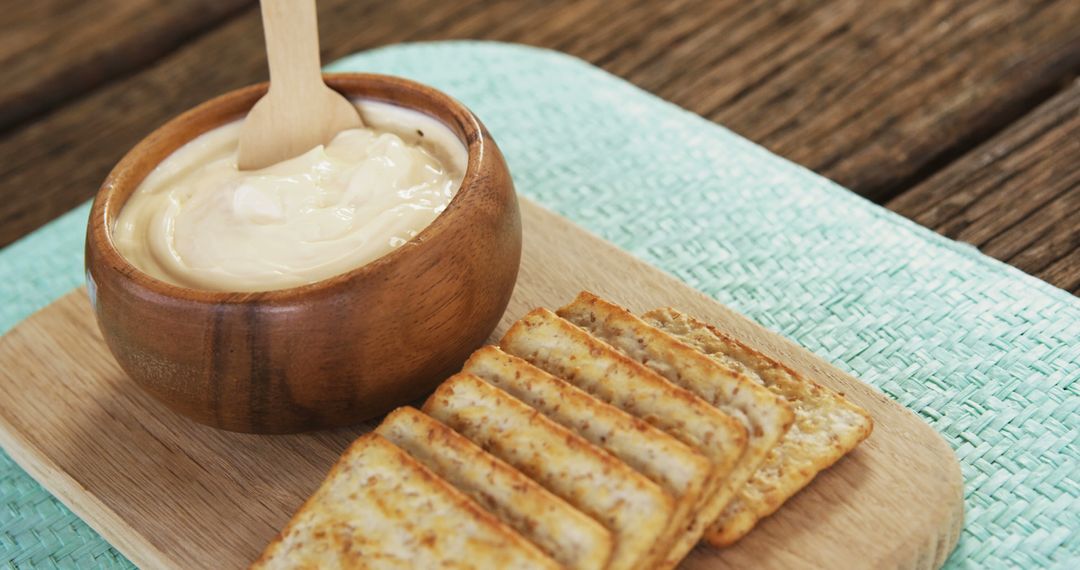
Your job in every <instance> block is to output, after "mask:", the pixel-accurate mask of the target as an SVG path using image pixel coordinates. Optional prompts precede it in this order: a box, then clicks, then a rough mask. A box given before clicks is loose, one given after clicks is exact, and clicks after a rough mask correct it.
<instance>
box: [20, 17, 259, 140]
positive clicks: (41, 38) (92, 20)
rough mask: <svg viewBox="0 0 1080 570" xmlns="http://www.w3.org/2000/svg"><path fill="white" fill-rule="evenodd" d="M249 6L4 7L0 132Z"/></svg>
mask: <svg viewBox="0 0 1080 570" xmlns="http://www.w3.org/2000/svg"><path fill="white" fill-rule="evenodd" d="M252 3H253V0H184V1H183V2H159V1H156V0H93V1H89V2H88V1H86V0H41V1H34V2H5V3H4V6H3V9H2V12H3V14H2V15H0V131H2V130H4V129H7V128H8V127H10V126H12V125H15V124H18V123H19V122H20V121H24V120H26V119H29V118H31V117H34V116H36V115H39V114H41V113H43V112H45V111H47V110H48V109H50V108H52V107H54V106H56V105H58V104H61V103H63V102H64V101H66V100H68V99H69V98H71V97H76V96H78V95H80V94H82V93H84V92H86V91H87V90H89V89H92V88H94V87H96V86H98V85H99V84H101V83H103V82H105V81H108V80H109V79H111V78H114V77H117V76H119V75H122V74H124V73H129V72H131V71H133V70H135V69H138V68H139V67H141V66H143V65H145V64H147V63H149V62H152V61H154V60H155V59H157V58H158V57H160V56H161V55H162V54H164V53H166V52H168V51H169V50H171V49H173V48H175V47H176V46H178V45H180V44H182V43H184V42H185V41H186V40H188V39H190V38H191V36H193V35H195V34H197V33H199V32H200V31H202V30H205V29H207V28H210V27H213V26H214V25H215V24H216V23H218V22H220V21H222V20H223V19H225V18H228V17H229V16H231V15H233V14H235V13H236V12H237V11H238V10H240V9H242V8H243V7H244V6H246V5H249V4H252Z"/></svg>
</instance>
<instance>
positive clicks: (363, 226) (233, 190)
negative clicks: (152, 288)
mask: <svg viewBox="0 0 1080 570" xmlns="http://www.w3.org/2000/svg"><path fill="white" fill-rule="evenodd" d="M357 106H358V107H359V109H360V114H361V116H362V117H363V119H364V125H365V128H363V129H351V130H347V131H343V132H341V133H339V134H338V135H337V136H336V137H335V138H334V140H332V141H331V142H330V143H329V144H327V145H325V146H318V147H315V148H313V149H311V150H310V151H308V152H307V153H305V154H303V155H300V156H298V157H295V158H292V159H290V160H286V161H284V162H280V163H278V164H275V165H272V166H269V167H267V168H264V169H261V170H252V171H239V170H238V169H237V167H236V154H237V148H238V141H239V136H240V125H241V121H236V122H233V123H229V124H227V125H223V126H221V127H218V128H216V129H214V130H211V131H209V132H207V133H204V134H203V135H201V136H199V137H198V138H196V139H194V140H192V141H190V142H188V143H187V144H185V145H184V146H183V147H181V148H179V149H178V150H177V151H176V152H174V153H173V154H171V155H169V156H168V157H167V158H166V159H165V160H164V161H162V162H161V164H159V165H158V166H157V167H156V168H155V169H154V171H153V172H151V173H150V175H148V176H147V177H146V180H144V181H143V182H142V183H141V184H140V185H139V187H138V188H137V189H136V190H135V192H134V193H133V194H132V196H131V198H129V199H128V201H127V203H126V204H124V207H123V208H122V209H121V211H120V214H119V215H118V216H117V219H116V223H115V225H114V226H113V228H112V241H113V243H114V244H115V245H116V248H117V249H118V250H119V251H120V253H121V254H122V255H123V256H124V258H126V259H127V260H128V261H130V262H131V263H132V264H133V265H135V266H136V267H138V268H139V269H141V270H142V271H145V272H146V273H148V274H150V275H152V276H154V277H156V278H158V279H161V280H163V281H167V282H169V283H173V284H175V285H181V286H184V287H190V288H194V289H206V290H214V291H267V290H273V289H284V288H288V287H296V286H300V285H305V284H308V283H313V282H315V281H319V280H322V279H326V278H328V277H332V276H334V275H338V274H341V273H345V272H347V271H349V270H351V269H354V268H356V267H359V266H361V265H364V264H366V263H368V262H370V261H373V260H375V259H377V258H379V257H381V256H383V255H385V254H386V253H388V252H390V251H391V250H393V249H394V248H396V247H398V246H400V245H402V244H404V243H405V242H407V241H408V240H409V239H410V238H412V237H413V236H415V235H416V234H417V233H419V232H420V231H421V230H423V229H424V228H425V227H427V226H428V224H430V223H431V222H432V220H434V219H435V217H436V216H438V215H439V214H440V213H441V212H442V211H443V210H444V209H445V208H446V206H447V204H449V203H450V200H451V199H452V198H453V197H454V194H455V193H456V192H457V190H458V188H459V187H460V186H461V181H462V178H463V177H464V174H465V168H466V164H467V161H468V151H467V150H466V148H465V147H464V145H462V143H461V141H460V140H458V138H457V136H456V135H454V134H453V133H452V132H451V131H450V129H448V128H447V127H446V126H445V125H443V124H442V123H440V122H439V121H438V120H436V119H434V118H431V117H429V116H427V115H424V114H422V113H419V112H416V111H411V110H408V109H403V108H401V107H396V106H393V105H389V104H386V103H377V102H371V101H360V102H358V103H357Z"/></svg>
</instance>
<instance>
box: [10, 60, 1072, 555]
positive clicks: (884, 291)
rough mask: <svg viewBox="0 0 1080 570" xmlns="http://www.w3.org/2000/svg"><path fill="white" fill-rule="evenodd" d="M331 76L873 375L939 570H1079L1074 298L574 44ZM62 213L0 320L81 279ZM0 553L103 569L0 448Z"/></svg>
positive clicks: (19, 250) (75, 230)
mask: <svg viewBox="0 0 1080 570" xmlns="http://www.w3.org/2000/svg"><path fill="white" fill-rule="evenodd" d="M330 68H331V69H333V70H365V71H377V72H383V73H391V74H396V75H403V76H406V77H411V78H415V79H417V80H420V81H423V82H426V83H429V84H431V85H434V86H436V87H438V88H440V89H443V90H445V91H446V92H448V93H450V94H452V95H454V96H455V97H457V98H459V99H461V100H462V101H464V102H465V103H466V104H467V105H468V106H470V107H471V108H472V109H473V110H474V111H475V112H476V113H477V114H478V115H480V116H481V117H482V118H483V120H484V121H485V123H486V124H487V126H488V128H489V129H490V130H491V132H492V134H493V135H494V137H495V139H496V140H497V141H499V144H500V146H501V147H502V149H503V150H504V152H505V153H506V155H507V159H508V160H509V162H510V167H511V171H512V172H513V174H514V179H515V181H516V183H517V187H518V190H519V191H520V192H521V193H522V194H524V195H527V196H529V197H531V198H534V199H536V200H538V201H540V202H541V203H543V204H545V205H546V206H548V207H549V208H552V209H554V210H556V211H558V212H560V213H562V214H564V215H566V216H568V217H570V218H571V219H573V220H575V221H576V222H578V223H579V224H581V225H583V226H585V227H586V228H588V229H590V230H592V231H593V232H595V233H598V234H600V235H602V236H603V237H605V238H607V239H609V240H611V241H613V242H615V243H616V244H618V245H619V246H621V247H623V248H624V249H626V250H629V251H630V252H632V253H634V254H635V255H637V256H639V257H641V258H644V259H646V260H648V261H649V262H651V263H653V264H655V265H657V266H659V267H661V268H663V269H665V270H667V271H668V272H671V273H673V274H674V275H676V276H678V277H679V278H681V279H683V280H685V281H686V282H687V283H689V284H691V285H692V286H694V287H697V288H698V289H700V290H702V291H704V292H706V293H708V294H709V295H711V296H713V297H715V298H716V299H718V300H720V301H721V302H723V303H725V304H727V305H729V306H731V307H734V308H735V309H737V310H739V311H741V312H743V313H745V314H747V315H749V316H750V317H751V318H753V319H755V320H757V321H758V322H760V323H763V324H765V325H766V326H768V327H770V328H772V329H774V330H777V331H779V332H781V333H782V334H785V335H787V336H788V337H790V338H792V339H794V340H796V341H797V342H799V343H801V344H802V345H804V346H806V347H807V348H809V349H810V350H812V351H814V352H816V353H817V354H819V355H821V356H822V357H824V358H827V359H828V360H830V361H832V362H833V363H835V364H837V365H838V366H840V367H841V368H843V369H845V370H847V371H849V372H851V373H852V374H854V375H856V376H858V377H860V378H862V379H863V380H865V381H866V382H868V383H870V384H873V385H874V386H876V387H878V388H879V389H881V390H882V391H884V392H885V393H886V394H888V395H889V396H891V397H893V398H895V399H896V400H897V401H899V402H901V403H902V404H904V405H905V406H907V407H909V408H911V409H912V410H914V411H915V412H917V413H918V414H919V415H920V416H921V417H922V418H923V419H925V420H926V421H927V422H928V423H930V424H931V425H933V426H934V427H935V428H936V429H937V430H938V431H940V432H941V433H942V434H944V435H945V437H946V439H947V440H948V441H949V442H950V443H951V444H952V446H953V448H954V449H955V450H956V454H957V456H958V457H959V459H960V462H961V464H962V466H963V471H964V478H965V489H966V507H967V522H966V525H965V528H964V532H963V535H962V537H961V540H960V545H959V547H958V548H957V550H956V551H955V553H954V554H953V556H952V557H951V558H950V561H949V566H951V567H969V566H970V567H983V566H989V567H1023V568H1031V567H1080V544H1078V542H1080V540H1078V538H1080V537H1078V533H1080V474H1078V471H1080V450H1078V444H1077V440H1078V438H1080V409H1078V405H1080V387H1078V378H1080V301H1078V300H1077V299H1076V298H1074V297H1072V296H1071V295H1069V294H1067V293H1065V292H1063V291H1061V290H1058V289H1055V288H1053V287H1051V286H1049V285H1047V284H1045V283H1043V282H1041V281H1038V280H1036V279H1034V278H1031V277H1029V276H1027V275H1024V274H1023V273H1021V272H1019V271H1017V270H1015V269H1013V268H1010V267H1008V266H1006V265H1003V264H1001V263H998V262H996V261H993V260H991V259H989V258H987V257H985V256H983V255H981V254H979V253H978V252H977V251H975V250H974V249H972V248H970V247H967V246H964V245H961V244H958V243H955V242H952V241H949V240H946V239H943V238H941V237H939V236H937V235H935V234H933V233H932V232H929V231H927V230H925V229H923V228H920V227H918V226H916V225H914V224H912V223H910V222H908V221H906V220H904V219H902V218H900V217H899V216H896V215H894V214H891V213H890V212H888V211H886V210H884V209H882V208H879V207H877V206H874V205H873V204H870V203H869V202H866V201H865V200H863V199H861V198H859V197H857V196H855V195H854V194H852V193H850V192H848V191H846V190H844V189H843V188H841V187H839V186H837V185H835V184H833V183H832V182H829V181H828V180H825V179H823V178H821V177H819V176H817V175H815V174H813V173H812V172H809V171H807V170H805V169H803V168H801V167H799V166H797V165H794V164H792V163H790V162H787V161H785V160H783V159H781V158H778V157H776V156H774V155H772V154H770V153H769V152H767V151H765V150H764V149H762V148H760V147H758V146H756V145H754V144H753V143H751V142H749V141H747V140H745V139H742V138H740V137H738V136H737V135H735V134H733V133H731V132H729V131H727V130H725V129H723V128H720V127H718V126H716V125H714V124H712V123H709V122H707V121H705V120H704V119H701V118H700V117H697V116H696V115H693V114H691V113H688V112H685V111H683V110H681V109H679V108H677V107H674V106H672V105H670V104H668V103H665V102H663V101H661V100H659V99H656V98H655V97H652V96H651V95H648V94H646V93H644V92H642V91H640V90H638V89H636V88H635V87H633V86H631V85H630V84H628V83H625V82H623V81H621V80H619V79H617V78H614V77H612V76H610V75H608V74H606V73H604V72H602V71H600V70H598V69H596V68H593V67H591V66H589V65H587V64H585V63H583V62H581V61H578V60H576V59H573V58H570V57H567V56H564V55H561V54H557V53H553V52H547V51H541V50H536V49H531V48H524V47H520V46H509V45H502V44H491V43H476V42H451V43H434V44H414V45H401V46H395V47H390V48H385V49H380V50H376V51H372V52H367V53H363V54H359V55H356V56H353V57H349V58H346V59H345V60H343V61H340V62H338V63H336V64H334V65H332V66H330ZM86 212H87V210H86V207H85V206H83V207H81V208H79V209H77V210H75V211H73V212H71V213H69V214H67V215H65V216H64V217H63V218H60V219H59V220H57V221H55V222H54V223H52V224H50V225H49V226H47V227H45V228H43V229H41V230H39V231H38V232H35V233H34V234H33V235H31V236H29V237H27V238H26V239H24V240H22V241H20V242H18V243H16V244H14V245H12V246H10V247H9V248H7V249H5V250H4V251H2V252H0V332H2V331H4V330H7V329H8V328H10V327H11V326H13V325H14V324H15V323H16V322H17V321H18V320H20V319H22V318H24V317H26V316H28V315H29V314H30V313H32V312H33V311H35V310H37V309H38V308H40V307H42V306H44V305H45V304H47V303H48V302H49V301H51V300H53V299H55V298H56V297H58V296H60V295H61V294H63V293H64V292H66V291H67V290H69V289H71V288H72V287H75V286H77V285H79V284H81V283H82V233H83V228H84V224H85V220H86ZM0 505H2V509H3V510H2V512H0V561H8V562H9V564H10V565H12V566H15V567H20V568H21V567H39V566H40V567H46V568H48V567H56V566H59V567H74V566H78V567H104V568H112V567H125V566H128V565H129V564H128V563H127V561H126V560H124V558H123V557H122V556H120V555H119V554H117V553H116V552H115V551H114V550H112V549H111V548H110V547H109V546H108V545H107V544H106V543H105V542H104V541H103V540H101V539H100V538H99V537H98V536H97V535H96V534H95V533H94V532H93V531H92V530H91V529H89V528H88V527H87V526H86V525H85V524H84V523H82V522H81V521H80V520H79V519H78V518H77V517H75V516H74V515H72V514H71V513H70V512H69V511H68V510H67V509H66V508H64V507H63V506H62V505H60V504H59V503H58V502H57V501H56V500H55V499H53V498H52V497H51V496H50V495H49V494H48V493H47V492H46V491H44V490H43V489H42V488H41V487H40V486H38V485H37V484H36V483H35V482H33V481H32V480H31V479H30V478H29V477H28V476H27V475H26V474H25V473H23V472H22V471H21V470H19V468H18V467H17V466H15V465H14V464H13V463H12V462H11V460H10V459H9V458H8V457H7V456H6V455H2V454H0Z"/></svg>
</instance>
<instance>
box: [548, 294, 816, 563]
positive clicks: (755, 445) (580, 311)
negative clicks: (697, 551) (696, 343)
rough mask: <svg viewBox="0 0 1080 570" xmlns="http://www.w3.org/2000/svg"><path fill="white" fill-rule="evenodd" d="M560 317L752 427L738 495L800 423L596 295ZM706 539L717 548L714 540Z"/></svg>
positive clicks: (735, 375) (738, 471)
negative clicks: (786, 436) (792, 428)
mask: <svg viewBox="0 0 1080 570" xmlns="http://www.w3.org/2000/svg"><path fill="white" fill-rule="evenodd" d="M557 313H558V314H559V316H561V317H563V318H565V319H567V320H569V321H570V322H572V323H574V324H576V325H578V326H580V327H582V328H584V329H585V330H587V331H589V332H590V333H592V334H593V335H595V336H596V337H597V338H599V339H600V340H602V341H604V342H606V343H608V344H610V345H612V346H614V347H615V348H617V349H619V350H620V351H622V352H623V353H625V354H626V355H627V356H629V357H630V358H632V359H634V360H637V361H638V362H641V363H642V364H645V365H646V366H648V367H649V368H651V369H652V370H654V371H655V372H657V373H659V374H660V375H661V376H663V377H665V378H667V379H668V380H669V381H671V382H673V383H675V384H678V385H680V386H682V387H683V388H686V389H687V390H690V391H691V392H693V393H694V394H697V395H698V396H700V397H701V398H702V399H704V400H705V401H707V402H709V403H710V404H712V405H714V406H716V407H717V408H719V409H720V410H722V411H723V412H725V413H727V414H729V415H731V416H733V417H735V418H737V419H738V420H739V421H741V422H742V423H743V425H744V426H746V428H747V430H748V433H749V439H748V442H747V446H746V451H745V452H744V453H743V455H742V457H740V458H739V461H738V463H737V464H736V465H735V468H734V469H732V471H731V473H730V474H729V476H728V481H727V484H728V487H729V489H730V491H731V492H733V493H734V494H738V493H739V492H740V490H741V489H742V488H743V486H745V484H746V482H747V481H749V480H750V478H751V477H752V476H753V475H754V473H755V472H756V471H757V470H758V467H760V466H761V464H762V463H763V462H764V461H765V458H766V456H767V455H768V454H769V452H770V451H771V450H772V449H773V447H775V446H776V445H777V443H779V441H780V439H781V438H782V437H783V435H784V434H785V433H786V432H787V431H788V429H789V428H790V427H791V424H792V423H793V422H794V420H795V413H794V411H793V410H792V407H791V405H790V404H788V403H787V401H785V400H784V398H782V397H780V396H778V395H776V394H774V393H772V392H771V391H769V390H768V389H767V388H765V387H764V386H762V385H760V384H758V383H756V382H754V381H753V380H751V379H750V378H749V377H747V375H746V374H745V373H744V372H742V371H741V370H740V369H737V368H733V367H731V366H729V365H726V364H724V363H722V362H719V361H717V360H715V359H712V358H709V357H708V356H706V355H705V354H703V353H701V352H699V351H698V350H696V349H694V348H693V347H691V346H688V345H687V344H685V343H683V342H681V341H680V340H678V339H676V338H675V337H673V336H671V335H669V334H667V333H665V332H663V331H661V330H660V329H657V328H656V327H654V326H652V325H649V324H648V323H646V322H645V321H642V320H641V319H639V318H638V317H636V316H634V315H633V314H631V313H630V312H629V311H627V310H626V309H624V308H622V307H620V306H618V305H616V304H614V303H611V302H609V301H605V300H604V299H601V298H599V297H597V296H596V295H593V294H592V293H589V292H587V291H585V292H582V293H580V294H579V295H578V297H577V298H576V299H575V300H574V301H573V302H572V303H570V304H569V305H567V306H565V307H563V308H562V309H559V310H558V311H557ZM706 538H707V539H709V542H710V544H711V543H712V540H711V538H712V536H711V535H707V536H706Z"/></svg>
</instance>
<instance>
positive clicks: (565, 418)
mask: <svg viewBox="0 0 1080 570" xmlns="http://www.w3.org/2000/svg"><path fill="white" fill-rule="evenodd" d="M463 371H464V372H469V373H471V374H475V375H476V376H478V377H480V378H482V379H483V380H484V381H486V382H488V383H489V384H492V385H494V386H497V387H498V388H501V389H502V390H504V391H505V392H507V393H509V394H510V395H512V396H514V397H515V398H517V399H518V400H521V401H522V402H524V403H526V404H528V405H529V406H531V407H533V408H534V409H536V410H537V411H539V412H540V413H542V414H544V415H546V416H547V417H548V418H550V419H552V420H554V421H555V422H556V423H558V424H560V425H562V426H564V427H566V428H567V429H569V430H570V431H573V432H574V433H576V434H578V435H580V436H582V437H584V438H585V439H586V440H588V441H589V442H590V443H592V444H593V445H595V446H597V447H600V448H602V449H605V450H607V451H608V452H609V453H611V454H612V455H614V456H615V457H617V458H619V459H620V460H622V461H623V462H624V463H626V464H627V465H629V466H630V467H633V468H634V469H635V470H636V471H637V472H639V473H641V474H643V475H645V476H646V477H648V478H649V479H650V480H652V481H653V482H655V483H656V484H658V485H660V486H661V487H662V488H663V489H664V490H665V491H667V492H668V494H670V495H671V496H672V497H673V498H674V499H675V512H674V514H673V515H672V517H671V521H670V522H669V524H668V529H667V531H665V533H664V536H663V537H662V538H661V539H660V543H661V544H672V543H674V541H675V540H676V539H677V538H679V537H680V536H681V535H682V533H684V532H685V530H686V527H687V526H688V524H689V522H690V520H691V518H692V516H693V514H694V512H695V511H696V510H697V508H698V504H699V502H700V501H701V499H702V493H703V492H704V490H705V483H706V482H707V481H708V479H709V476H710V475H711V473H712V464H711V463H710V462H709V460H708V459H707V458H706V457H705V456H703V455H701V454H700V453H698V452H696V451H694V450H693V449H691V448H690V447H689V446H687V445H685V444H683V443H682V442H680V441H679V440H677V439H675V438H674V437H673V436H671V435H668V434H667V433H666V432H664V431H663V430H660V429H659V428H655V427H653V426H652V425H650V424H648V423H647V422H645V421H644V420H641V419H639V418H635V417H634V416H631V415H630V414H628V413H626V412H624V411H622V410H620V409H618V408H616V407H614V406H612V405H610V404H607V403H605V402H603V401H601V400H599V399H597V398H595V397H593V396H591V395H589V394H588V393H587V392H585V391H583V390H581V389H579V388H577V387H575V386H573V385H572V384H569V383H567V382H566V381H564V380H561V379H559V378H556V377H554V376H552V375H550V374H548V373H547V372H544V371H543V370H540V369H539V368H537V367H535V366H533V365H531V364H529V363H528V362H526V361H524V360H522V359H520V358H518V357H516V356H511V355H509V354H506V353H504V352H503V351H501V350H499V349H498V348H496V347H494V346H485V347H482V348H481V349H479V350H477V351H476V352H474V353H473V355H472V356H471V357H470V358H469V360H468V362H466V363H465V367H464V369H463ZM660 554H661V556H659V557H658V559H656V560H654V561H652V562H653V566H654V567H655V566H657V565H660V564H662V563H663V562H664V561H665V560H666V558H667V554H668V552H667V551H661V552H660Z"/></svg>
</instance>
